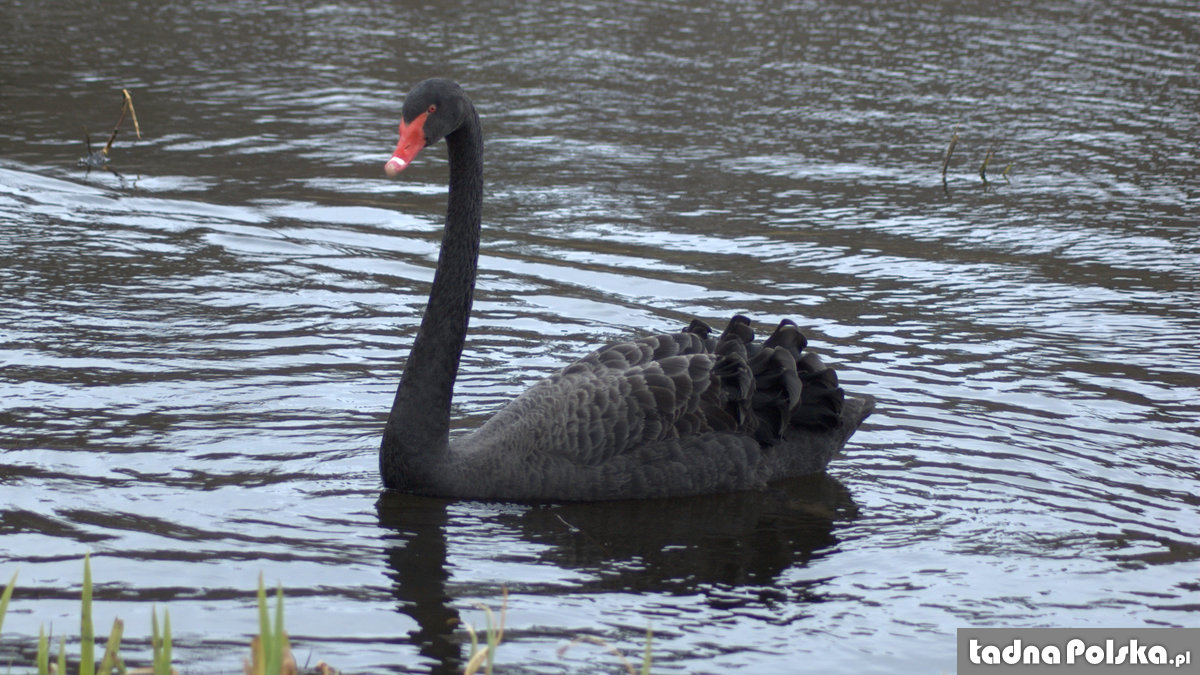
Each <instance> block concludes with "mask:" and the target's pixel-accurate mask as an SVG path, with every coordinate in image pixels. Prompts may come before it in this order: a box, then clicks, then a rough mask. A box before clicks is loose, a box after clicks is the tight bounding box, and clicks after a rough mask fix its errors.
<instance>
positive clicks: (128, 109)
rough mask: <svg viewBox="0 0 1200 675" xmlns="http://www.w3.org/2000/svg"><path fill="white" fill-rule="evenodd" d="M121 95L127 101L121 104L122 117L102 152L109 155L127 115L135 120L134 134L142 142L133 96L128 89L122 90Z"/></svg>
mask: <svg viewBox="0 0 1200 675" xmlns="http://www.w3.org/2000/svg"><path fill="white" fill-rule="evenodd" d="M121 94H122V95H123V96H124V97H125V99H124V100H123V101H122V102H121V116H120V117H118V118H117V124H116V126H114V127H113V130H112V134H111V135H109V137H108V143H106V144H105V145H104V150H102V152H103V153H104V154H105V155H108V151H109V150H111V149H112V144H113V141H115V140H117V132H119V131H120V130H121V123H122V122H124V121H125V114H126V113H129V117H130V119H132V120H133V132H134V133H135V134H136V135H137V138H138V140H139V141H140V140H142V127H141V125H140V124H138V119H137V111H136V110H134V109H133V96H130V95H129V90H128V89H122V90H121Z"/></svg>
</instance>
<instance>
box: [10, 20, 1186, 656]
mask: <svg viewBox="0 0 1200 675" xmlns="http://www.w3.org/2000/svg"><path fill="white" fill-rule="evenodd" d="M435 75H436V76H444V77H450V78H453V79H456V80H458V81H459V82H461V83H462V84H463V86H464V87H465V88H466V89H467V91H468V92H469V93H470V94H471V95H472V97H473V98H474V100H475V102H476V104H477V106H478V108H479V110H480V113H481V116H482V119H483V124H484V129H485V135H486V142H487V166H486V179H487V183H488V188H487V195H486V203H485V213H484V241H483V245H482V258H481V261H480V265H481V278H480V282H479V288H478V290H477V292H476V305H475V314H474V317H473V320H472V333H471V335H470V337H469V338H468V344H467V351H466V353H465V354H464V359H463V371H462V374H461V375H460V377H459V381H458V386H457V390H456V392H457V398H456V411H457V417H456V426H457V428H459V429H468V428H471V427H473V426H475V425H478V424H479V423H481V421H482V420H483V419H485V418H486V416H487V415H488V414H489V412H490V411H492V410H495V409H496V408H497V407H498V406H500V405H501V404H502V403H503V402H504V401H505V400H507V399H508V398H509V397H511V396H513V395H515V393H516V392H518V391H520V390H521V389H523V388H524V387H525V386H526V385H528V384H529V383H531V382H533V381H535V380H537V379H538V378H540V377H542V376H545V375H547V374H549V373H551V372H553V371H554V370H556V369H557V368H560V367H562V366H563V365H565V364H566V363H568V362H570V361H571V360H573V359H574V358H576V357H578V356H581V355H583V354H585V353H586V352H588V351H590V350H591V349H592V348H593V347H594V346H596V345H599V344H601V343H603V342H607V341H611V340H614V339H621V338H627V337H631V336H635V335H638V334H641V333H645V332H650V331H663V330H673V329H675V328H677V327H680V326H682V325H684V324H686V323H687V322H688V321H689V320H690V319H691V318H692V317H701V318H704V319H706V320H709V321H710V322H714V323H717V322H722V321H723V320H725V319H726V318H728V317H729V316H730V315H732V314H734V313H736V312H742V313H746V314H748V315H750V316H752V317H755V318H756V319H758V320H759V321H760V322H761V323H763V324H773V323H774V322H776V321H778V320H779V319H780V318H782V317H794V318H795V319H796V320H797V321H798V323H799V324H800V325H801V326H802V327H803V328H804V329H805V331H806V332H807V334H808V335H809V337H810V340H811V341H812V343H813V344H814V345H815V346H816V348H817V349H818V350H819V351H820V352H821V353H822V354H823V355H824V356H825V357H826V358H827V360H828V361H830V362H832V363H833V364H835V365H836V366H837V367H838V368H839V371H840V373H841V375H842V378H843V381H844V382H845V383H846V385H847V387H848V388H851V389H853V390H855V391H861V392H866V393H871V394H873V395H875V396H876V397H877V398H878V399H879V405H878V409H877V412H876V413H875V414H874V415H873V416H872V417H871V418H870V419H869V420H868V423H867V425H866V426H864V428H863V429H862V430H861V431H860V432H859V433H858V434H857V435H856V436H855V437H854V438H853V439H852V440H851V443H850V445H849V446H848V447H847V449H846V452H845V453H844V455H842V456H841V457H839V458H838V459H836V460H835V461H834V463H833V464H832V465H831V466H830V469H829V472H828V474H827V475H824V476H820V477H814V478H810V479H804V480H797V481H792V482H787V483H783V484H779V485H776V486H773V488H772V489H771V490H769V491H767V492H764V493H755V494H741V495H727V496H721V497H710V498H704V499H688V500H672V501H666V502H652V503H632V504H601V505H573V506H554V505H549V506H523V505H512V504H495V503H474V502H444V501H439V500H429V499H415V498H409V497H401V496H392V495H386V496H383V498H382V499H381V498H380V497H381V490H380V481H379V478H378V475H377V459H376V451H377V447H378V437H379V434H380V432H381V429H382V425H383V420H384V416H385V413H386V410H387V409H388V406H389V405H390V402H391V398H392V395H393V393H394V390H395V384H396V381H397V379H398V377H399V374H400V372H401V370H402V367H403V363H404V358H403V357H404V355H405V353H406V351H407V348H408V345H409V344H410V342H411V339H412V337H413V335H414V333H415V330H416V326H417V323H418V321H419V318H420V317H419V315H420V311H421V310H422V309H423V306H424V299H425V297H426V294H427V293H428V288H429V281H430V280H431V278H432V274H433V267H434V264H435V261H436V250H437V243H438V241H439V236H440V225H441V219H442V214H443V209H444V202H445V188H444V184H445V180H446V160H445V151H444V150H443V149H442V147H441V146H438V147H436V148H433V149H430V150H427V151H426V152H425V153H423V154H422V156H421V158H420V159H419V160H418V162H417V164H416V165H415V166H413V167H412V168H411V169H409V170H408V171H406V172H405V173H404V174H403V176H402V177H401V178H402V179H401V180H397V181H389V180H387V179H386V178H385V177H384V175H383V171H382V167H383V163H384V161H385V160H386V158H387V157H388V155H389V154H390V152H391V150H392V148H393V146H394V144H395V140H396V137H395V133H396V131H395V130H396V123H397V122H398V119H399V109H400V104H401V101H402V99H403V95H404V93H405V92H406V91H407V90H408V89H409V87H410V86H411V85H412V84H413V83H415V82H417V81H419V80H421V79H424V78H426V77H429V76H435ZM122 88H127V89H128V90H129V91H130V93H131V94H132V96H133V100H134V102H135V104H136V111H137V114H138V120H139V122H140V125H141V130H142V134H143V137H142V139H141V140H137V139H136V138H135V137H134V134H133V128H132V125H131V124H130V120H126V121H125V123H124V124H123V125H122V130H121V133H120V134H119V135H118V137H117V139H116V141H115V143H114V145H113V150H112V153H111V157H112V164H111V166H112V167H113V168H114V169H116V170H117V171H118V172H120V176H117V175H116V174H113V173H109V172H107V171H103V170H93V171H91V172H90V173H88V172H85V171H84V170H83V169H80V168H77V167H76V161H77V160H78V159H79V158H80V157H81V156H83V155H84V153H85V150H84V144H83V140H82V138H83V133H84V132H83V130H84V128H85V127H86V128H87V129H88V130H89V131H90V132H91V135H92V136H93V142H94V143H97V144H102V143H103V140H104V138H105V137H106V136H107V133H108V131H109V130H110V129H111V128H112V125H113V124H114V123H115V122H116V119H117V116H118V114H119V112H120V106H121V90H122ZM0 118H2V119H3V120H4V123H3V125H0V392H2V396H0V449H2V452H0V579H3V580H7V578H8V577H9V576H10V575H11V574H12V572H13V571H14V570H15V569H17V568H18V567H19V568H20V575H21V577H20V581H19V589H18V592H17V595H16V597H15V599H14V600H13V604H12V607H11V609H10V612H9V616H8V618H7V619H6V620H5V622H4V636H3V638H0V658H2V659H3V661H4V662H6V663H7V662H9V661H10V660H11V659H13V658H16V659H17V661H16V663H17V664H18V666H21V665H22V664H24V663H25V662H26V661H29V662H31V659H32V656H31V653H32V649H33V645H34V643H35V641H36V636H37V632H38V627H39V625H41V624H43V623H45V624H47V625H48V626H50V625H52V626H53V627H54V629H55V630H56V631H57V632H62V633H66V634H68V635H75V634H76V633H74V631H75V629H76V628H77V626H78V623H77V621H78V619H77V616H78V593H79V588H80V582H81V578H82V572H81V566H82V564H81V558H82V556H83V554H84V553H85V552H87V551H90V552H91V553H92V556H93V568H94V575H95V578H96V584H97V588H96V591H95V593H96V598H97V607H96V621H97V624H98V625H99V626H102V627H105V629H106V627H107V625H108V624H109V623H110V622H111V620H112V618H113V617H114V616H120V617H122V618H123V619H125V621H126V635H127V636H128V637H127V640H128V641H129V642H130V645H129V651H128V654H127V658H128V659H130V660H136V659H137V658H138V657H139V656H140V657H141V658H144V657H145V654H146V636H147V635H148V634H149V615H150V611H151V607H152V605H154V604H155V603H157V605H158V606H159V607H162V606H166V607H168V608H169V610H170V612H171V617H172V622H173V625H174V629H175V635H176V646H175V650H176V656H177V660H178V661H179V662H181V663H183V664H185V665H187V666H188V668H187V669H188V670H191V671H193V672H212V671H219V672H224V671H239V669H240V663H241V657H242V654H243V652H244V648H243V645H244V644H245V643H246V641H247V640H248V636H249V635H250V634H252V633H254V632H255V631H256V614H255V611H254V609H253V608H254V589H255V585H256V582H257V578H258V575H259V573H260V572H261V573H262V574H263V576H264V577H265V579H266V580H267V583H268V584H274V583H276V582H278V583H281V584H282V585H283V587H284V589H285V593H286V595H287V623H288V628H289V630H290V633H291V635H292V637H293V641H294V642H295V643H296V645H297V653H298V655H299V657H300V660H301V661H304V660H305V659H308V658H309V657H310V655H311V660H312V661H313V662H315V661H316V660H318V659H323V660H325V661H328V662H330V663H332V664H334V665H336V666H338V667H340V668H342V669H343V670H345V671H348V672H366V671H370V672H429V671H430V670H431V669H432V670H433V671H435V672H458V671H461V667H462V662H463V659H464V656H465V653H466V647H465V646H464V644H465V643H466V642H467V640H468V638H467V636H466V632H465V630H463V629H462V628H461V627H455V626H454V625H453V619H454V617H456V616H461V617H462V618H463V620H465V621H467V622H470V623H473V624H475V625H476V626H482V624H483V621H484V620H483V614H482V612H481V611H479V610H478V609H476V608H475V603H484V604H486V605H488V606H491V607H493V608H498V607H499V605H500V598H501V593H502V589H503V588H507V589H508V593H509V599H508V615H507V627H508V631H507V633H506V635H505V644H504V645H503V646H502V647H501V650H500V652H499V656H498V662H499V663H500V664H501V665H502V666H503V668H504V670H503V672H536V673H561V672H586V671H589V670H597V669H605V672H619V671H620V664H619V663H618V662H617V661H616V659H615V658H614V657H613V656H611V655H609V654H607V653H605V652H604V651H603V650H602V649H600V648H598V647H595V646H590V645H577V646H575V647H572V648H571V649H570V650H569V651H568V652H567V653H566V654H565V655H563V656H560V655H558V654H557V653H556V650H558V649H559V648H560V647H563V646H565V645H567V644H568V643H569V642H570V641H571V640H572V638H575V637H577V636H581V635H589V636H594V637H598V638H602V639H603V640H605V641H606V642H607V643H608V644H610V645H612V646H614V647H616V648H618V649H621V650H623V651H624V652H625V653H627V654H628V655H629V656H630V657H631V658H636V655H637V654H638V653H640V650H641V648H642V646H643V644H644V641H645V632H646V629H647V627H648V626H649V627H651V628H652V629H653V632H654V638H653V652H654V672H661V673H671V672H689V673H725V672H730V671H733V670H743V671H745V672H754V673H773V672H796V670H797V668H798V666H797V664H800V665H801V666H802V667H803V671H804V672H825V673H871V672H880V673H887V672H933V673H941V672H951V671H953V669H954V653H955V652H954V649H955V642H954V631H955V629H956V628H958V627H962V626H1067V627H1093V626H1160V625H1162V626H1189V625H1190V626H1195V625H1197V624H1200V581H1198V579H1200V496H1198V494H1200V339H1198V336H1200V159H1198V153H1197V149H1198V148H1200V12H1198V11H1197V10H1196V8H1195V7H1194V6H1191V5H1189V4H1187V3H1171V2H1163V3H1144V2H1138V3H1132V4H1127V3H1068V2H1024V3H995V2H987V3H983V2H980V3H965V4H944V5H943V4H936V3H917V4H902V3H861V4H856V3H842V4H834V3H820V2H817V3H753V2H737V1H732V2H724V3H677V4H669V3H661V2H641V3H628V2H595V3H593V2H576V3H572V4H566V5H559V6H556V8H554V9H549V8H548V6H547V5H545V4H544V3H518V2H498V3H492V4H490V5H488V6H487V7H486V8H484V7H483V6H477V3H465V2H456V1H453V0H452V1H450V2H441V3H428V4H424V5H420V4H417V3H379V2H358V1H352V2H340V3H320V2H291V3H283V4H275V5H252V4H250V3H238V2H224V3H222V2H197V3H159V2H144V3H141V2H130V3H107V2H82V1H77V2H55V3H11V2H10V3H4V4H3V5H2V6H0ZM956 132H957V134H958V142H957V145H956V146H955V150H954V153H953V154H952V156H951V158H950V162H949V166H948V167H947V173H946V179H945V181H944V182H943V179H942V176H941V167H942V160H943V156H944V154H945V151H946V148H947V145H948V144H949V142H950V139H951V136H952V134H954V133H956ZM989 152H994V156H993V158H992V160H991V162H990V164H989V168H988V173H987V175H988V178H989V180H987V181H986V182H985V181H983V180H981V178H980V176H979V173H980V166H981V164H982V163H983V159H984V157H985V156H987V154H988V153H989ZM1010 165H1011V166H1010ZM1005 168H1008V174H1007V176H1002V175H1001V174H1003V173H1004V171H1005ZM14 654H15V655H16V656H12V655H14Z"/></svg>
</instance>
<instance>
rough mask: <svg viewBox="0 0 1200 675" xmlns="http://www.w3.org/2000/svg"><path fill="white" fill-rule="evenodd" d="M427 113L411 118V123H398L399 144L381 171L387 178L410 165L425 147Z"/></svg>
mask: <svg viewBox="0 0 1200 675" xmlns="http://www.w3.org/2000/svg"><path fill="white" fill-rule="evenodd" d="M428 116H429V113H427V112H423V113H421V114H420V115H417V116H416V117H415V118H413V121H411V122H408V123H405V122H403V121H401V122H400V142H399V143H397V144H396V151H395V152H393V153H392V158H391V159H389V160H388V161H387V164H384V165H383V171H384V173H386V174H387V175H388V176H395V175H396V174H398V173H400V172H401V171H403V170H404V169H405V167H407V166H408V165H409V164H410V163H412V161H413V158H414V157H416V156H417V153H418V152H420V151H421V148H424V147H425V131H424V129H425V118H426V117H428Z"/></svg>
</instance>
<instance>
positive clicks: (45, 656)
mask: <svg viewBox="0 0 1200 675" xmlns="http://www.w3.org/2000/svg"><path fill="white" fill-rule="evenodd" d="M37 669H38V675H50V640H49V639H48V638H46V626H45V625H44V624H43V625H42V626H39V627H38V650H37Z"/></svg>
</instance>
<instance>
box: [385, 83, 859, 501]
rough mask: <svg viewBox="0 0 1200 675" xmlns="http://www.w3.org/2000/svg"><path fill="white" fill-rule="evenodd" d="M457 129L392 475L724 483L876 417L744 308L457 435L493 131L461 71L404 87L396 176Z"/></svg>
mask: <svg viewBox="0 0 1200 675" xmlns="http://www.w3.org/2000/svg"><path fill="white" fill-rule="evenodd" d="M443 137H444V138H445V139H446V146H447V148H448V150H449V155H450V196H449V204H448V206H447V209H446V229H445V233H444V235H443V238H442V249H441V255H440V257H439V259H438V266H437V272H436V274H435V275H434V280H433V287H432V289H431V291H430V294H429V305H428V307H427V308H426V310H425V316H424V318H423V319H422V321H421V328H420V331H419V332H418V334H417V338H416V340H415V342H414V343H413V347H412V352H411V354H410V355H409V358H408V364H407V366H406V367H405V370H404V376H403V378H402V379H401V381H400V388H399V390H398V391H397V393H396V399H395V402H394V403H393V404H392V410H391V414H390V415H389V417H388V421H387V426H386V428H385V429H384V434H383V443H382V445H381V447H380V469H381V471H382V473H383V480H384V483H385V484H386V485H387V486H388V487H390V488H395V489H399V490H404V491H409V492H415V493H421V494H429V495H440V496H448V497H471V498H498V499H518V500H597V499H619V498H644V497H665V496H675V495H696V494H710V493H717V492H728V491H733V490H744V489H749V488H755V487H760V486H762V485H763V484H765V483H766V482H767V481H770V480H774V479H778V478H783V477H787V476H796V475H803V474H809V473H815V472H819V471H821V470H823V469H824V468H825V465H826V464H827V463H828V462H829V460H830V458H831V457H832V456H833V455H834V453H836V452H837V451H838V450H839V449H840V448H841V447H842V445H844V444H845V442H846V439H847V438H849V436H850V434H852V433H854V430H855V429H857V428H858V425H859V424H860V423H861V422H862V420H863V418H865V417H866V416H867V415H868V414H870V412H871V409H872V407H873V405H874V401H873V399H871V398H870V397H861V398H857V397H844V396H843V393H842V390H841V388H840V387H839V386H838V384H837V376H836V375H835V374H834V372H833V370H832V369H830V368H827V367H826V366H825V365H823V364H822V363H821V362H820V360H819V359H818V358H817V357H816V355H815V354H813V353H812V352H803V351H802V350H803V349H804V347H805V345H806V341H805V339H804V336H803V335H801V334H800V332H799V331H798V330H796V327H795V325H794V324H793V323H792V322H790V321H784V322H783V323H781V324H780V325H779V327H778V328H777V329H776V330H775V332H774V333H773V334H772V335H771V337H770V338H768V339H767V340H766V341H765V342H764V343H755V342H753V341H752V340H753V333H752V332H751V331H750V326H749V324H750V322H749V320H748V319H745V318H744V317H734V318H733V320H732V321H730V323H729V327H728V328H726V329H725V332H724V333H723V334H722V335H721V336H720V337H719V338H714V337H710V336H709V330H710V329H709V328H708V326H706V325H704V324H703V323H701V322H699V321H696V322H693V323H692V325H691V326H689V327H688V328H687V329H686V330H684V331H682V332H680V333H674V334H666V335H655V336H652V337H648V338H643V339H640V340H636V341H633V342H626V343H620V344H613V345H609V346H607V347H603V348H601V349H600V350H598V351H596V352H594V353H592V354H591V355H589V356H587V357H586V358H584V359H582V360H580V361H578V362H577V363H575V364H572V365H570V366H568V367H567V368H566V369H564V370H563V371H562V372H560V373H558V374H556V375H554V376H552V377H550V378H548V379H546V380H543V381H542V382H539V383H538V384H536V385H534V386H533V387H532V388H530V389H529V390H528V391H526V392H525V393H524V394H522V395H521V396H520V397H518V398H517V399H515V400H513V401H512V402H511V403H509V404H508V406H506V407H505V408H503V409H502V410H501V411H500V412H498V413H497V414H496V415H495V416H494V417H493V418H492V419H491V420H489V421H488V422H487V423H486V424H484V425H483V426H482V427H480V428H479V429H478V430H477V431H475V432H474V433H472V434H470V435H469V436H466V437H465V438H462V439H460V440H457V441H456V442H455V443H453V444H451V443H450V442H449V428H450V400H451V394H452V392H453V388H454V378H455V376H456V375H457V373H458V360H459V356H460V354H461V353H462V348H463V342H464V340H465V338H466V332H467V320H468V317H469V315H470V311H471V294H472V292H473V290H474V286H475V271H476V265H477V262H478V258H479V233H480V220H481V218H480V212H481V208H482V202H483V140H482V136H481V134H480V129H479V117H478V115H477V114H476V113H475V107H474V106H473V105H472V104H471V101H470V100H469V99H468V98H467V97H466V95H465V94H464V93H463V92H462V90H461V89H459V87H458V85H456V84H454V83H453V82H450V81H448V80H426V81H425V82H422V83H420V84H418V85H417V86H416V87H415V88H414V89H413V90H412V92H410V93H409V95H408V98H407V99H406V100H405V101H404V108H403V120H402V122H401V123H400V142H399V143H398V144H397V145H396V151H395V153H394V154H393V156H392V158H391V159H390V160H388V162H387V165H386V166H385V170H386V171H387V173H388V175H393V176H394V175H395V174H397V173H399V172H400V171H402V170H403V169H404V168H405V167H407V166H408V164H409V162H411V161H412V159H413V157H415V156H416V154H417V153H418V152H419V151H420V150H421V149H422V148H424V147H425V146H427V145H429V144H431V143H434V142H436V141H437V140H438V139H440V138H443Z"/></svg>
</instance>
